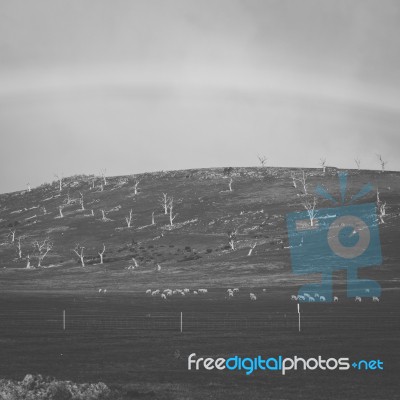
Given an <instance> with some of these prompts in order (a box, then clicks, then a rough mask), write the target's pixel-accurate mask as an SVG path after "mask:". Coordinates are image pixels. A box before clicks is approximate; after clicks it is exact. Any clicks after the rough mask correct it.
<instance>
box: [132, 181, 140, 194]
mask: <svg viewBox="0 0 400 400" xmlns="http://www.w3.org/2000/svg"><path fill="white" fill-rule="evenodd" d="M139 183H140V181H136V182H135V185H134V186H133V188H134V190H135V194H138V186H139Z"/></svg>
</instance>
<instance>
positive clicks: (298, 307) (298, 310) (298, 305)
mask: <svg viewBox="0 0 400 400" xmlns="http://www.w3.org/2000/svg"><path fill="white" fill-rule="evenodd" d="M297 313H298V314H299V332H301V317H300V303H297Z"/></svg>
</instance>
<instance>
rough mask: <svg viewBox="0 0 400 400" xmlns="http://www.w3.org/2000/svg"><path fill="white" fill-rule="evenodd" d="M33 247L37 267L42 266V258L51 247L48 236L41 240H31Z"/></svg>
mask: <svg viewBox="0 0 400 400" xmlns="http://www.w3.org/2000/svg"><path fill="white" fill-rule="evenodd" d="M33 248H34V249H35V251H36V252H37V254H38V255H37V257H38V265H37V266H38V267H41V266H42V262H43V260H44V258H45V257H46V256H47V254H48V252H49V251H50V250H51V249H52V248H53V243H51V242H50V240H49V238H46V239H44V240H42V241H39V240H36V241H35V242H33Z"/></svg>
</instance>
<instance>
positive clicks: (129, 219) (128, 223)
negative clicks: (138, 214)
mask: <svg viewBox="0 0 400 400" xmlns="http://www.w3.org/2000/svg"><path fill="white" fill-rule="evenodd" d="M125 221H126V224H127V225H128V228H130V227H131V223H132V209H131V210H130V211H129V217H125Z"/></svg>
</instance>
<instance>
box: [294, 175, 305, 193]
mask: <svg viewBox="0 0 400 400" xmlns="http://www.w3.org/2000/svg"><path fill="white" fill-rule="evenodd" d="M292 179H293V181H295V180H296V181H298V182H300V183H301V185H302V186H303V193H304V194H308V193H307V176H306V173H305V172H304V171H301V176H300V178H296V177H295V176H293V177H292Z"/></svg>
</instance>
